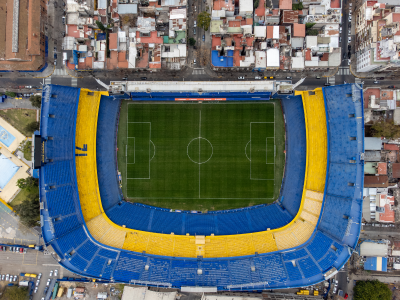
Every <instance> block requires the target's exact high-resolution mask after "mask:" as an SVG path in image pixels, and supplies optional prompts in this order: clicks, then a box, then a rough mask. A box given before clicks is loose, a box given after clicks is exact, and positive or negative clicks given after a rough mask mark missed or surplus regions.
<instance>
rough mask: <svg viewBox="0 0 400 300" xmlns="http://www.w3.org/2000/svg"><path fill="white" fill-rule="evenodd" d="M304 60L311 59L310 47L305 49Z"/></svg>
mask: <svg viewBox="0 0 400 300" xmlns="http://www.w3.org/2000/svg"><path fill="white" fill-rule="evenodd" d="M306 60H311V49H307V50H306Z"/></svg>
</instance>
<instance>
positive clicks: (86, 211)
mask: <svg viewBox="0 0 400 300" xmlns="http://www.w3.org/2000/svg"><path fill="white" fill-rule="evenodd" d="M185 96H186V97H187V95H185ZM242 97H243V98H246V97H251V95H249V94H244V95H242ZM362 98H363V97H362V89H360V87H359V86H357V85H354V84H351V85H350V84H348V85H341V86H335V87H326V88H319V89H316V90H314V91H306V92H299V93H297V94H296V95H295V96H291V97H287V96H285V98H284V99H282V100H281V103H282V107H283V111H284V114H285V129H286V152H287V157H286V163H285V176H284V180H283V183H282V188H281V193H280V197H279V199H278V200H277V201H276V202H275V203H273V204H270V205H258V206H254V207H248V208H243V209H235V210H225V211H215V212H209V213H204V214H193V213H191V212H185V211H183V212H171V211H169V210H168V209H163V208H157V207H151V206H146V205H143V204H137V203H135V204H132V203H128V202H124V201H122V196H121V194H120V191H119V187H118V180H117V171H116V170H117V167H116V150H115V149H116V146H115V145H116V143H115V141H116V128H117V126H116V125H117V122H118V112H119V105H120V100H119V99H116V98H114V97H112V96H108V94H107V93H104V92H93V91H90V90H87V89H79V88H71V87H62V86H56V85H47V86H45V87H44V89H43V101H42V114H41V127H40V138H41V139H42V147H41V149H35V151H40V152H41V157H42V162H41V167H40V171H39V184H40V199H41V202H42V205H43V209H42V210H41V226H42V232H43V237H44V240H45V242H46V245H47V246H51V247H52V248H53V250H54V252H55V253H56V254H57V255H58V256H59V259H60V263H61V264H62V265H63V266H64V267H66V268H67V269H69V270H71V271H72V272H74V273H77V274H80V275H82V276H87V277H92V278H97V279H103V280H111V281H115V282H130V283H134V284H142V285H152V286H164V287H177V288H180V287H182V286H205V287H215V288H217V289H220V290H260V289H274V288H286V287H298V286H306V285H310V284H314V283H317V282H320V281H322V280H324V279H326V278H328V277H329V276H332V275H333V274H335V272H336V271H337V270H338V269H340V268H341V267H342V266H343V265H344V263H345V262H346V261H347V259H348V258H349V257H350V255H351V252H352V250H353V249H354V247H355V246H356V244H357V240H358V236H359V231H360V220H361V205H362V204H361V203H362V202H361V201H362V186H363V161H362V153H363V152H364V148H363V145H364V143H363V136H364V132H363V107H362ZM110 124H114V125H115V126H111V127H110ZM166 232H168V233H166ZM194 233H196V235H194Z"/></svg>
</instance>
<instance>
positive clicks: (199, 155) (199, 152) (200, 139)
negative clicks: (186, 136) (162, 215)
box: [199, 109, 201, 199]
mask: <svg viewBox="0 0 400 300" xmlns="http://www.w3.org/2000/svg"><path fill="white" fill-rule="evenodd" d="M200 143H201V109H200V119H199V199H200V165H201V161H200Z"/></svg>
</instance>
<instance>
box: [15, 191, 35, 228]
mask: <svg viewBox="0 0 400 300" xmlns="http://www.w3.org/2000/svg"><path fill="white" fill-rule="evenodd" d="M14 209H15V212H16V213H17V214H18V215H19V219H20V221H21V223H23V224H24V225H26V226H27V227H34V226H37V225H38V221H39V220H40V202H39V194H37V195H35V194H32V195H30V196H29V197H28V198H26V199H25V200H24V201H22V203H21V204H18V205H16V206H15V207H14Z"/></svg>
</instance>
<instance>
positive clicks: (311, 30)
mask: <svg viewBox="0 0 400 300" xmlns="http://www.w3.org/2000/svg"><path fill="white" fill-rule="evenodd" d="M306 35H318V30H317V29H308V30H307V31H306Z"/></svg>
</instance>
